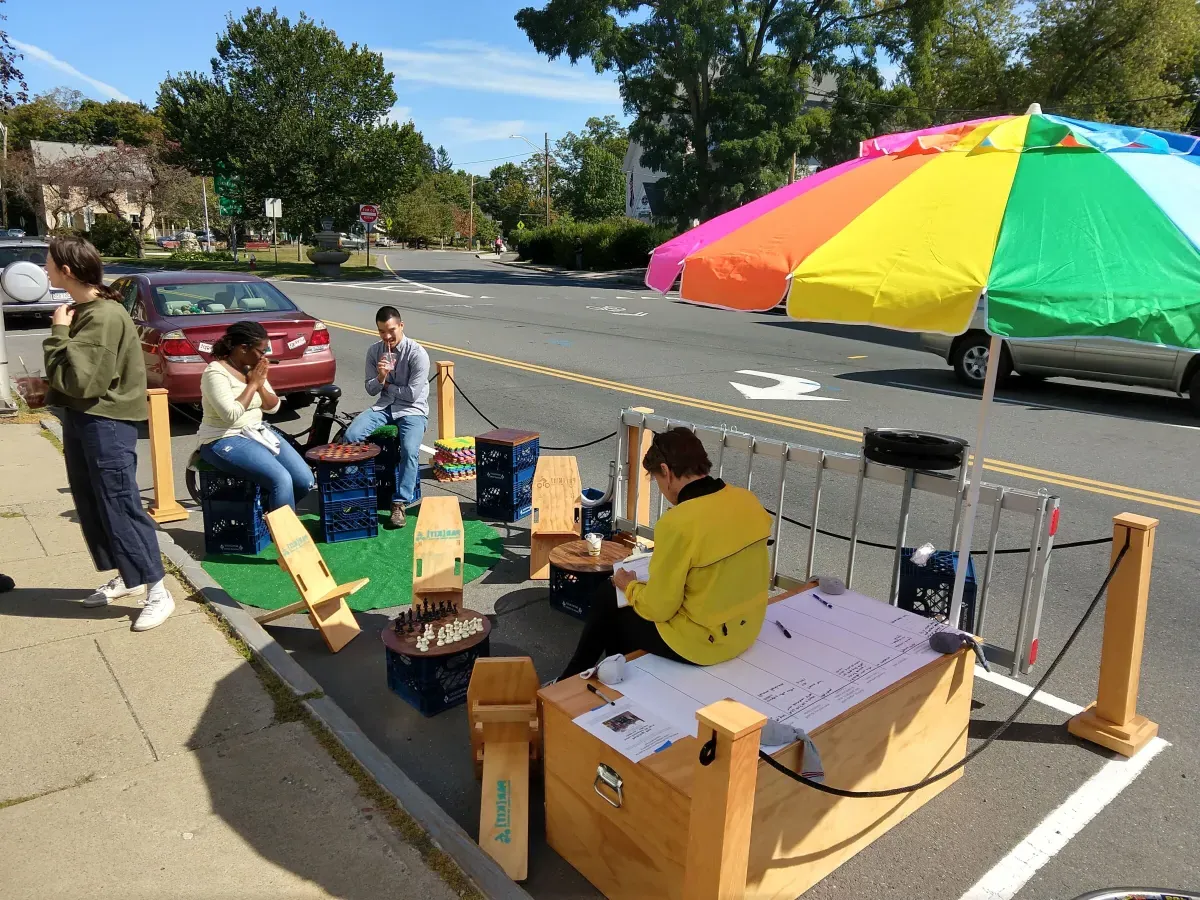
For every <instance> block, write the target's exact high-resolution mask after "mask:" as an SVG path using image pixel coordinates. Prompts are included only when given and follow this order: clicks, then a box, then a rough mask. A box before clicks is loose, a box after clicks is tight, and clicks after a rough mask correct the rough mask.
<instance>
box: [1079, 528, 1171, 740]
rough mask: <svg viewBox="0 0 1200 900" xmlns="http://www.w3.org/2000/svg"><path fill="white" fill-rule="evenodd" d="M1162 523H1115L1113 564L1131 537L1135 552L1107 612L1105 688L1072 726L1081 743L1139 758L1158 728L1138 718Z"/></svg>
mask: <svg viewBox="0 0 1200 900" xmlns="http://www.w3.org/2000/svg"><path fill="white" fill-rule="evenodd" d="M1157 527H1158V519H1151V518H1147V517H1146V516H1139V515H1135V514H1133V513H1121V515H1119V516H1114V517H1113V548H1112V561H1110V562H1109V565H1110V566H1111V565H1112V562H1115V561H1116V558H1117V554H1119V553H1120V552H1121V548H1122V547H1124V546H1125V538H1126V536H1127V535H1128V537H1129V552H1128V553H1126V554H1125V559H1123V560H1122V561H1121V566H1120V568H1118V569H1117V571H1116V574H1114V575H1113V579H1112V581H1111V582H1109V585H1108V603H1107V605H1106V607H1105V609H1104V643H1103V646H1102V647H1101V649H1100V686H1099V688H1098V690H1097V692H1096V702H1095V703H1093V704H1091V705H1090V706H1089V707H1088V708H1087V709H1085V710H1084V711H1083V712H1081V713H1080V714H1079V715H1077V716H1075V717H1074V718H1072V719H1071V721H1070V722H1068V723H1067V729H1068V730H1069V731H1070V732H1071V734H1073V735H1075V736H1076V737H1079V738H1083V739H1084V740H1086V741H1091V742H1092V743H1094V744H1099V745H1100V746H1101V747H1107V748H1108V749H1109V750H1113V751H1115V752H1117V753H1120V754H1122V755H1124V756H1133V754H1135V753H1137V752H1138V751H1139V750H1141V749H1142V747H1144V746H1145V745H1146V744H1147V743H1148V742H1149V741H1150V740H1151V739H1152V738H1153V737H1154V736H1155V735H1157V734H1158V725H1157V724H1156V723H1154V722H1151V721H1150V720H1149V719H1147V718H1146V717H1145V716H1139V715H1138V714H1137V696H1138V682H1139V680H1140V678H1141V669H1142V642H1143V640H1144V639H1145V636H1146V604H1147V600H1148V599H1149V596H1150V565H1151V563H1152V562H1153V560H1154V529H1155V528H1157Z"/></svg>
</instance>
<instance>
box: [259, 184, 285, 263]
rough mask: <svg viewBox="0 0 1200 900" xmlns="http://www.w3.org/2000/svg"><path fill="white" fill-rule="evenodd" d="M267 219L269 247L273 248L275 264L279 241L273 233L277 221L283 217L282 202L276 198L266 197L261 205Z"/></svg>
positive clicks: (277, 256) (277, 258)
mask: <svg viewBox="0 0 1200 900" xmlns="http://www.w3.org/2000/svg"><path fill="white" fill-rule="evenodd" d="M263 206H264V207H265V211H266V214H267V217H268V218H269V219H270V220H271V246H273V247H274V248H275V262H279V239H278V237H277V235H276V233H275V228H276V225H277V224H278V219H279V218H280V217H281V216H282V215H283V201H282V200H280V199H279V198H278V197H268V198H267V199H266V201H265V202H264V203H263Z"/></svg>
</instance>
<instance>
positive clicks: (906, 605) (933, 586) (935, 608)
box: [897, 547, 975, 631]
mask: <svg viewBox="0 0 1200 900" xmlns="http://www.w3.org/2000/svg"><path fill="white" fill-rule="evenodd" d="M912 555H913V548H912V547H904V548H903V549H902V550H901V551H900V590H899V598H898V600H897V605H898V606H899V607H900V608H901V609H906V610H908V611H909V612H914V613H917V614H918V615H922V616H928V617H932V616H940V617H941V618H942V619H945V618H946V616H947V615H949V613H950V600H951V598H952V597H953V595H954V566H955V564H956V562H957V561H958V553H956V552H954V551H951V550H938V551H936V552H935V553H934V554H933V556H932V557H931V558H930V560H929V562H927V563H926V564H925V565H924V566H918V565H914V564H913V562H912ZM958 621H959V625H958V627H959V628H961V629H962V630H964V631H971V630H972V628H973V623H974V622H975V563H974V561H973V560H970V559H968V560H967V580H966V584H965V585H964V586H963V602H962V614H961V616H960V617H959V620H958Z"/></svg>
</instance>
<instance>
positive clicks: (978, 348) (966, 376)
mask: <svg viewBox="0 0 1200 900" xmlns="http://www.w3.org/2000/svg"><path fill="white" fill-rule="evenodd" d="M990 344H991V338H990V337H989V336H988V335H986V334H984V333H983V332H978V333H972V334H968V335H967V336H966V337H963V338H960V339H959V341H958V343H956V344H955V345H954V351H953V352H952V353H951V354H950V364H951V365H952V366H954V374H955V376H956V377H957V378H958V380H959V381H960V382H961V383H962V384H965V385H967V387H973V388H981V387H983V382H984V380H985V378H986V376H987V365H988V348H989V346H990ZM1010 372H1012V359H1011V357H1010V356H1009V354H1008V348H1007V347H1004V346H1003V345H1002V346H1001V353H1000V371H999V372H997V373H996V380H997V383H999V382H1003V381H1004V380H1005V379H1006V378H1007V377H1008V375H1009V373H1010Z"/></svg>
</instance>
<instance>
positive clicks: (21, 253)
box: [0, 247, 46, 269]
mask: <svg viewBox="0 0 1200 900" xmlns="http://www.w3.org/2000/svg"><path fill="white" fill-rule="evenodd" d="M15 262H31V263H35V264H37V265H39V266H44V265H45V264H46V248H45V247H0V269H3V268H4V267H5V266H10V265H12V264H13V263H15Z"/></svg>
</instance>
